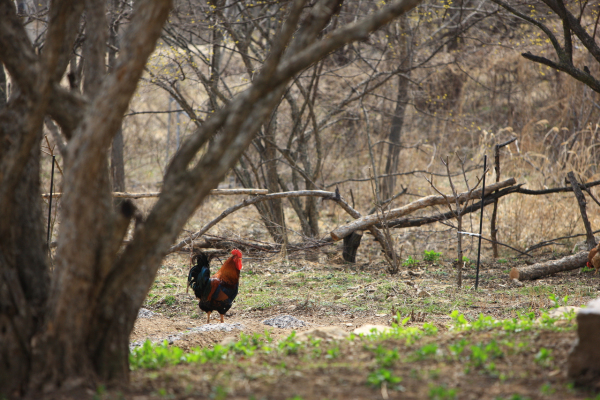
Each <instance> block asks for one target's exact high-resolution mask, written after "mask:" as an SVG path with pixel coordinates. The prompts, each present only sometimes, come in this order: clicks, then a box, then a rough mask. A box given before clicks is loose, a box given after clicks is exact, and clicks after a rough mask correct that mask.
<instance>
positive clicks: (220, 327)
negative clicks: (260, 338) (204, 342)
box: [190, 323, 244, 333]
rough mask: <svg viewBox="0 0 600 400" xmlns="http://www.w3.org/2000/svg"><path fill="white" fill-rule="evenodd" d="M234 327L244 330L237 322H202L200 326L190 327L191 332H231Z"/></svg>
mask: <svg viewBox="0 0 600 400" xmlns="http://www.w3.org/2000/svg"><path fill="white" fill-rule="evenodd" d="M234 329H238V330H240V331H242V330H244V326H243V325H242V324H239V323H234V324H204V325H202V326H198V327H195V328H192V329H190V331H191V332H199V333H202V332H213V331H221V332H231V331H232V330H234Z"/></svg>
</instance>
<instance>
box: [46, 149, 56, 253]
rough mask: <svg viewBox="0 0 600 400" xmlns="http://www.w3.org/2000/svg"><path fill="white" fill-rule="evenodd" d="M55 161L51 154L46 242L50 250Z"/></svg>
mask: <svg viewBox="0 0 600 400" xmlns="http://www.w3.org/2000/svg"><path fill="white" fill-rule="evenodd" d="M55 162H56V156H52V172H50V201H49V202H48V238H47V240H46V243H47V244H48V251H50V222H51V221H52V194H53V192H52V191H53V190H54V163H55Z"/></svg>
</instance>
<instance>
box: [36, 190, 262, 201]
mask: <svg viewBox="0 0 600 400" xmlns="http://www.w3.org/2000/svg"><path fill="white" fill-rule="evenodd" d="M267 193H269V191H268V190H267V189H213V190H211V191H210V192H209V195H211V196H233V195H247V194H255V195H264V194H267ZM160 194H161V192H145V193H127V192H113V194H112V195H113V197H116V198H120V199H145V198H149V197H158V196H160ZM61 196H62V193H52V198H54V199H56V198H58V197H61ZM42 197H43V198H44V199H47V198H49V197H50V193H43V194H42Z"/></svg>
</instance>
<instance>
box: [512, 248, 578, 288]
mask: <svg viewBox="0 0 600 400" xmlns="http://www.w3.org/2000/svg"><path fill="white" fill-rule="evenodd" d="M587 257H588V252H587V251H581V252H579V253H577V254H574V255H572V256H567V257H564V258H561V259H560V260H551V261H546V262H541V263H537V264H533V265H531V266H529V267H524V268H522V269H520V270H518V269H516V268H513V269H511V270H510V274H509V278H510V279H518V280H520V281H530V280H533V279H538V278H542V277H544V276H548V275H552V274H555V273H557V272H562V271H570V270H573V269H577V268H582V267H584V266H585V263H586V262H587V260H588V258H587Z"/></svg>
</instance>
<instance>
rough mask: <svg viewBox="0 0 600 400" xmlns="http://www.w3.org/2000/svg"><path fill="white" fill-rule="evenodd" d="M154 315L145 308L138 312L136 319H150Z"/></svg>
mask: <svg viewBox="0 0 600 400" xmlns="http://www.w3.org/2000/svg"><path fill="white" fill-rule="evenodd" d="M155 315H156V313H154V312H152V311H150V310H148V309H147V308H140V311H138V316H137V317H138V318H152V317H154V316H155Z"/></svg>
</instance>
